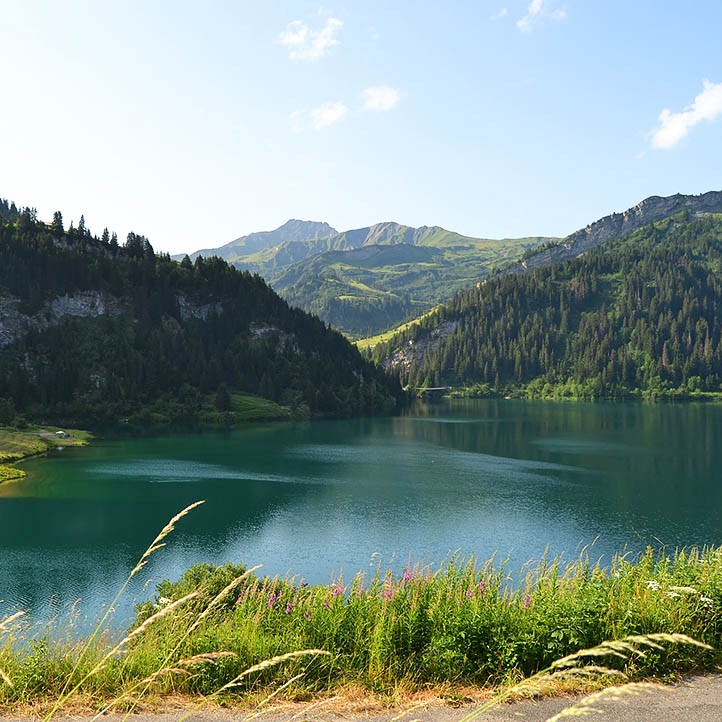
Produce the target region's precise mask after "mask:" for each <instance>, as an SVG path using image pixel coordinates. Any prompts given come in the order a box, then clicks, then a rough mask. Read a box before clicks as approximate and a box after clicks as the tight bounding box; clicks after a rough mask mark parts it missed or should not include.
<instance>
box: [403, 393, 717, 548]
mask: <svg viewBox="0 0 722 722" xmlns="http://www.w3.org/2000/svg"><path fill="white" fill-rule="evenodd" d="M409 416H410V417H417V418H421V419H423V420H424V422H423V423H413V422H412V421H411V420H410V419H409V418H400V419H397V420H396V427H397V431H398V433H400V434H403V435H404V436H406V437H407V438H409V439H415V440H418V441H423V442H425V443H430V444H436V445H439V446H443V447H446V448H451V449H457V450H460V451H468V452H472V453H485V454H490V455H495V456H499V457H510V458H516V459H528V460H535V461H543V462H547V463H556V464H562V465H569V466H575V467H578V468H580V469H583V470H588V471H590V472H592V473H591V474H585V475H581V474H577V473H569V472H567V471H565V470H563V469H560V470H558V471H554V472H551V473H553V475H554V476H555V477H556V478H558V479H560V480H563V481H565V482H568V484H569V486H567V487H565V488H564V492H563V493H559V492H558V490H555V489H553V488H552V489H530V490H529V493H530V494H532V495H533V496H534V498H535V501H537V502H538V503H539V504H541V505H543V506H544V507H545V511H547V512H548V513H550V514H551V515H552V516H551V518H555V517H558V516H559V515H560V514H566V515H569V516H570V518H574V519H576V520H578V522H579V524H580V525H582V527H583V528H590V529H594V530H599V532H600V533H602V534H603V533H604V529H605V523H604V520H605V519H609V520H612V519H616V520H617V522H620V521H622V522H623V523H626V524H627V525H628V528H629V532H630V534H631V535H633V536H634V540H637V541H638V540H639V537H638V536H637V534H638V533H640V532H642V531H643V530H650V531H651V533H653V534H656V535H658V536H660V538H661V537H665V536H666V537H667V538H664V539H663V541H665V542H666V543H671V544H691V543H698V542H699V541H700V539H702V540H704V541H706V542H708V543H711V542H714V541H716V540H717V539H718V535H717V534H718V532H719V531H722V529H720V525H719V522H718V520H717V516H718V514H717V512H716V511H715V510H719V509H720V508H722V486H721V485H719V484H718V483H717V478H718V473H719V472H718V470H719V468H722V458H721V455H722V450H721V449H720V444H719V439H722V409H720V408H719V407H718V406H717V405H713V404H694V403H691V404H690V403H687V404H656V405H652V404H643V403H636V404H635V403H606V404H605V403H599V404H589V403H564V402H558V403H554V402H536V401H531V402H524V401H517V400H482V401H478V400H461V401H455V402H453V403H451V404H417V405H415V406H414V407H413V408H412V409H411V410H410V412H409ZM449 416H452V417H453V418H454V419H455V420H456V421H458V423H448V421H449ZM434 419H438V422H439V423H433V420H434ZM545 473H546V472H545ZM540 511H541V510H540ZM685 535H686V536H685ZM634 540H630V541H634ZM647 541H649V542H650V543H651V542H653V539H652V538H651V537H647Z"/></svg>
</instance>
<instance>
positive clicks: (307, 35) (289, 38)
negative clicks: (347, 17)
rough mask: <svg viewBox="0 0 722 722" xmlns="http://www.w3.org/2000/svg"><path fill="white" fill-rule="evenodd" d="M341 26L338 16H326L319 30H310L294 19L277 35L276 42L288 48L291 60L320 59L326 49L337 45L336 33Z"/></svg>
mask: <svg viewBox="0 0 722 722" xmlns="http://www.w3.org/2000/svg"><path fill="white" fill-rule="evenodd" d="M342 27H343V21H342V20H339V19H338V18H328V20H326V24H325V25H324V26H323V27H322V28H321V29H320V30H311V28H309V27H308V25H306V23H304V22H301V21H300V20H294V21H293V22H290V23H288V25H286V28H285V30H284V31H283V32H282V33H281V34H280V35H279V36H278V42H279V44H281V45H284V46H285V47H287V48H288V57H289V58H290V59H291V60H309V61H313V60H320V59H321V58H322V57H323V56H324V55H326V54H327V53H328V51H329V50H330V49H331V48H332V47H334V45H339V41H338V40H337V39H336V33H337V32H338V31H339V30H340V29H341V28H342Z"/></svg>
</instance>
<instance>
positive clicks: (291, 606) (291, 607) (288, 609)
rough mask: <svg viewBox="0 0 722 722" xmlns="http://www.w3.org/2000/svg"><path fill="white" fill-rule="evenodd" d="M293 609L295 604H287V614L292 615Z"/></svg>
mask: <svg viewBox="0 0 722 722" xmlns="http://www.w3.org/2000/svg"><path fill="white" fill-rule="evenodd" d="M292 609H293V604H291V602H286V614H290V613H291V610H292Z"/></svg>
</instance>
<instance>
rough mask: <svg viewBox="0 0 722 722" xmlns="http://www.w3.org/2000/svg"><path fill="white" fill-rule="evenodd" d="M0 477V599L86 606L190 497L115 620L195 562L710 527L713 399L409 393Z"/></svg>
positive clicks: (349, 568) (571, 547)
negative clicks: (532, 398)
mask: <svg viewBox="0 0 722 722" xmlns="http://www.w3.org/2000/svg"><path fill="white" fill-rule="evenodd" d="M24 468H25V469H26V470H27V471H28V473H29V478H28V479H26V480H24V481H22V482H20V483H16V484H10V485H4V486H0V600H2V601H0V616H4V615H5V614H7V613H9V612H11V611H14V610H16V609H18V608H23V609H26V610H28V611H29V612H31V614H32V616H33V618H34V619H36V620H47V619H48V618H50V617H52V616H53V615H61V616H62V615H63V614H65V613H66V612H67V609H68V607H69V605H70V604H72V603H73V602H75V601H76V600H80V601H79V602H78V607H77V608H78V609H79V610H80V614H81V618H83V619H92V618H94V617H95V616H96V615H97V613H98V610H99V609H101V608H102V607H103V606H104V605H107V604H108V602H109V601H110V600H111V599H112V597H113V596H114V593H115V591H116V589H117V588H118V587H119V586H120V584H122V582H123V580H124V579H125V577H126V575H127V574H128V572H129V570H130V569H131V568H132V567H133V566H134V564H135V562H136V561H137V559H138V557H139V555H140V554H141V553H142V552H143V550H144V549H145V548H146V546H147V545H148V544H149V542H150V541H151V540H152V539H153V537H154V536H155V534H156V533H157V532H158V530H159V529H160V528H161V527H162V526H163V525H164V524H165V522H166V521H167V520H168V519H169V518H170V517H171V516H172V515H173V514H174V513H176V512H177V511H179V510H180V509H182V508H183V507H184V506H186V505H187V504H189V503H191V502H193V501H196V500H198V499H204V500H206V503H205V504H204V505H203V506H202V507H200V508H198V509H196V510H195V511H194V512H193V513H192V514H191V515H189V516H188V517H186V518H185V519H183V520H182V521H181V522H180V523H179V525H178V528H177V530H176V531H175V532H174V534H173V535H172V537H170V538H169V540H168V546H167V547H166V548H164V549H163V550H161V551H159V552H158V553H157V554H155V555H154V556H153V558H152V561H151V563H150V564H149V565H148V566H147V567H146V569H144V570H143V573H142V574H141V575H139V577H138V578H137V580H136V581H135V583H134V584H133V585H132V586H131V589H130V591H129V594H128V596H127V597H126V598H125V600H124V601H123V602H122V603H121V604H120V605H119V607H118V609H117V612H116V615H115V622H114V623H115V624H116V625H117V626H118V627H122V626H123V625H124V624H126V623H127V621H128V618H129V615H130V614H131V613H132V607H133V603H134V601H136V600H140V599H144V598H147V597H149V596H150V595H151V594H152V592H153V589H154V585H155V583H156V582H158V581H160V580H161V579H163V578H165V577H177V576H179V575H180V574H181V573H182V572H183V570H184V569H186V568H187V567H188V566H190V565H191V564H193V563H194V562H214V563H220V562H225V561H232V562H235V563H242V564H246V565H248V566H251V565H255V564H262V565H263V567H262V570H261V572H260V573H263V574H270V575H275V574H279V575H286V574H290V575H294V576H297V577H299V578H303V579H304V580H305V581H307V582H310V583H330V582H331V581H332V580H333V579H334V578H335V577H337V576H338V575H340V574H343V575H344V576H345V578H346V579H349V578H350V577H352V576H353V575H354V574H355V573H356V572H359V571H361V572H365V573H368V574H373V572H374V571H375V570H376V568H377V567H378V566H379V564H381V565H382V566H384V567H386V566H390V567H393V568H394V569H396V570H399V571H400V570H401V569H403V567H404V566H405V565H406V564H407V563H408V562H409V560H411V561H412V562H424V563H432V564H435V565H438V564H439V563H441V562H443V561H444V559H446V558H448V557H449V556H450V555H451V554H454V553H459V554H461V555H463V556H468V555H470V554H474V555H475V556H476V557H477V558H480V559H486V558H488V557H490V556H492V555H496V557H497V558H498V559H499V560H502V559H505V558H507V557H509V559H510V561H509V563H508V568H509V569H510V571H513V572H516V571H518V570H519V569H520V568H521V567H522V565H523V564H524V563H525V562H527V561H530V560H536V559H539V558H540V557H541V556H542V555H543V554H544V552H545V549H549V551H550V552H551V553H552V554H558V553H563V554H564V555H565V557H567V558H569V559H573V558H575V557H576V556H577V555H578V553H579V551H580V549H581V548H582V547H583V546H584V545H591V547H590V552H589V553H590V556H591V557H592V558H593V559H597V558H600V557H601V558H602V561H609V559H610V558H611V555H613V554H614V553H615V552H624V551H629V552H631V553H636V552H638V551H640V550H643V549H644V548H645V547H646V546H647V545H652V546H654V547H657V548H658V547H660V546H662V545H664V546H666V547H667V548H668V549H669V550H672V549H674V548H675V547H679V546H690V545H704V544H721V543H722V513H721V512H722V406H719V405H714V404H706V405H705V404H684V405H668V404H660V405H647V404H631V403H630V404H626V403H615V404H579V403H574V404H571V403H569V404H566V403H552V402H524V401H514V400H492V401H487V400H484V401H456V402H445V403H440V404H417V405H415V406H414V407H412V408H411V409H409V411H408V412H407V413H406V414H404V415H402V416H397V417H393V418H375V419H360V420H359V419H356V420H343V421H314V422H306V423H293V424H290V423H289V424H273V425H262V426H254V427H251V428H247V429H243V430H235V431H232V432H227V433H208V434H201V435H175V436H163V437H158V438H141V439H133V440H113V441H104V440H98V441H96V442H94V443H93V444H92V445H91V446H89V447H87V448H84V449H66V450H64V451H62V452H59V453H57V454H54V455H52V456H49V457H46V458H39V459H34V460H32V461H29V462H27V463H26V464H25V465H24Z"/></svg>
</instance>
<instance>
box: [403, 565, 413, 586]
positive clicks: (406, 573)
mask: <svg viewBox="0 0 722 722" xmlns="http://www.w3.org/2000/svg"><path fill="white" fill-rule="evenodd" d="M413 578H414V575H413V574H412V573H411V570H410V569H409V568H408V567H407V568H406V569H404V573H403V574H402V575H401V579H402V581H404V582H409V581H411V580H412V579H413Z"/></svg>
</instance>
